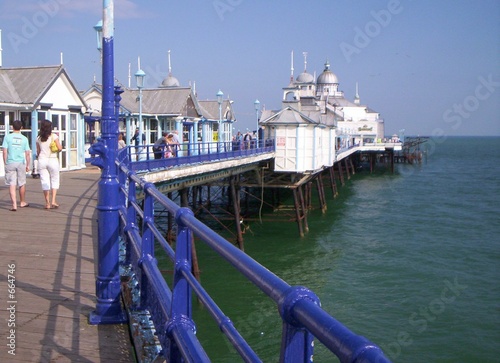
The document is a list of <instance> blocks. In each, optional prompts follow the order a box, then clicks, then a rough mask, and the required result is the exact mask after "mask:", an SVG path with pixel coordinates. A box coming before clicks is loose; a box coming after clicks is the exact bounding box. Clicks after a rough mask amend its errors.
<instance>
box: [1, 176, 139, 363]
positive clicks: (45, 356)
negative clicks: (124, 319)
mask: <svg viewBox="0 0 500 363" xmlns="http://www.w3.org/2000/svg"><path fill="white" fill-rule="evenodd" d="M99 176H100V170H99V169H97V168H95V167H90V168H87V169H84V170H76V171H71V172H64V173H62V174H61V191H60V194H59V195H58V200H59V203H60V207H59V208H58V209H50V210H46V209H44V206H45V203H44V199H43V194H42V190H41V186H40V180H39V179H32V178H28V179H27V189H26V190H27V192H26V196H27V201H28V202H29V204H30V205H29V207H27V208H18V209H17V212H10V211H9V209H10V198H9V188H8V186H5V185H4V183H3V178H2V183H1V185H0V219H1V230H0V266H2V271H1V272H0V286H1V287H2V293H1V295H0V303H1V305H2V306H1V309H0V311H1V312H0V316H1V319H0V320H1V322H2V326H1V328H0V340H1V341H2V345H1V348H0V361H2V362H111V361H112V362H134V359H135V357H134V351H133V348H132V345H131V344H130V338H129V330H128V326H127V325H126V324H118V325H90V324H89V323H88V318H89V314H90V312H91V311H92V310H93V309H94V308H95V271H96V261H97V259H96V246H95V241H96V239H95V235H96V228H97V221H96V218H97V217H96V205H97V191H98V190H97V182H98V180H99ZM9 266H11V267H13V268H11V269H10V268H9ZM9 281H10V282H12V283H13V286H14V287H13V296H12V298H13V299H11V298H10V296H9V297H8V296H7V286H8V282H9ZM11 301H12V302H11ZM11 305H14V307H15V309H14V312H13V316H12V315H11V314H9V312H8V311H7V308H8V307H9V306H11ZM9 315H11V316H9ZM11 318H13V319H12V320H14V321H13V322H12V323H14V324H15V325H12V326H11V327H9V326H8V321H9V319H11ZM10 329H14V332H13V334H12V333H11V331H10ZM9 335H12V336H13V337H14V338H13V342H14V345H13V350H12V348H10V347H8V346H7V342H10V341H12V339H7V338H8V337H9ZM9 351H12V353H15V355H14V354H11V353H9Z"/></svg>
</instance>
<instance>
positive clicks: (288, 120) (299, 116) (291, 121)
mask: <svg viewBox="0 0 500 363" xmlns="http://www.w3.org/2000/svg"><path fill="white" fill-rule="evenodd" d="M259 124H260V125H276V124H281V125H303V124H319V122H318V121H315V120H313V119H311V118H310V117H308V116H306V115H305V114H303V113H301V112H299V111H297V110H296V109H294V108H292V107H290V106H288V107H286V108H284V109H282V110H280V111H278V112H276V111H268V110H266V111H263V112H262V116H261V121H260V122H259Z"/></svg>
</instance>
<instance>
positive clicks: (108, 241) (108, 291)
mask: <svg viewBox="0 0 500 363" xmlns="http://www.w3.org/2000/svg"><path fill="white" fill-rule="evenodd" d="M102 86H103V88H102V89H103V92H102V119H101V130H102V138H101V140H100V141H99V142H98V143H96V144H94V145H93V146H92V147H91V148H90V150H89V152H90V153H91V154H97V155H99V156H100V157H99V158H95V159H93V164H94V165H97V166H98V167H99V168H101V170H102V171H101V178H100V180H99V184H98V187H99V193H98V203H97V218H98V250H97V255H98V260H99V263H98V267H97V278H96V297H97V304H96V309H95V310H94V311H93V312H92V313H91V314H90V316H89V322H90V324H116V323H124V322H126V321H127V315H126V313H125V312H124V311H123V309H122V306H121V301H120V294H121V288H120V274H119V260H118V248H119V243H118V237H119V234H118V232H119V228H118V227H119V220H118V209H119V207H120V203H119V199H118V198H119V183H118V180H117V167H116V164H115V159H116V149H117V146H118V122H117V120H116V119H115V107H114V106H115V99H114V67H113V1H112V0H104V1H103V42H102Z"/></svg>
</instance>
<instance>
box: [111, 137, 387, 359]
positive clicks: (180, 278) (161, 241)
mask: <svg viewBox="0 0 500 363" xmlns="http://www.w3.org/2000/svg"><path fill="white" fill-rule="evenodd" d="M262 147H263V148H264V147H265V145H262ZM255 149H256V150H258V149H259V148H255ZM250 150H251V149H250ZM219 151H220V153H219V155H218V156H219V157H222V155H221V154H222V153H227V152H235V151H239V150H230V151H224V150H223V149H219ZM131 156H132V154H131V152H130V149H124V150H121V151H120V152H118V155H117V161H116V164H117V168H118V179H119V182H120V201H121V203H122V206H121V207H120V210H119V214H120V221H121V224H120V229H121V236H122V238H123V240H124V241H125V245H126V250H127V258H126V264H128V265H130V268H131V270H132V271H133V272H134V274H135V275H136V276H137V281H138V285H139V289H140V296H141V298H140V302H139V303H137V306H134V307H132V308H133V309H140V310H148V311H149V312H150V313H151V319H152V320H153V322H154V325H155V327H156V331H157V335H158V339H159V341H160V344H161V346H162V354H163V355H164V358H165V359H166V360H167V361H169V362H180V361H186V362H209V361H210V359H209V357H208V356H207V355H206V353H205V351H204V350H203V347H202V346H201V344H200V342H199V341H198V339H197V337H196V334H195V331H196V330H195V323H194V321H193V320H192V311H191V297H192V296H191V295H192V293H193V292H194V293H195V294H196V296H197V297H198V298H199V300H200V301H201V302H202V303H203V305H204V306H205V307H206V308H207V310H208V311H209V313H210V315H211V316H212V318H213V319H214V320H215V321H216V322H217V324H218V325H219V327H220V330H221V331H222V333H223V334H225V335H226V337H227V338H228V340H229V342H230V343H231V344H232V346H233V347H234V348H235V349H236V351H237V352H238V353H239V354H240V356H241V357H242V359H243V360H244V361H246V362H259V361H260V358H259V357H258V356H257V354H256V353H255V352H254V351H253V350H252V348H251V347H250V346H249V345H248V343H247V342H246V341H245V340H244V338H243V337H242V336H241V335H240V333H239V332H238V331H237V330H236V328H235V327H234V325H233V323H232V322H231V320H230V319H229V318H228V317H227V316H226V315H225V314H224V313H223V312H222V310H221V309H220V308H219V307H218V306H217V304H216V302H215V301H213V299H212V298H211V297H210V296H209V294H208V293H207V292H206V291H205V290H204V288H203V286H202V285H201V284H200V283H199V282H198V281H197V280H196V278H195V276H194V275H193V273H192V259H191V258H192V256H191V247H192V240H193V238H194V236H196V237H198V238H199V240H200V241H201V242H203V243H205V244H207V245H208V246H209V247H210V248H211V249H213V250H214V251H215V252H216V253H217V254H218V255H219V256H220V257H221V258H223V259H224V260H226V261H227V262H229V263H230V264H231V265H232V266H233V267H234V268H235V269H236V270H237V271H238V272H239V273H241V274H242V275H243V276H245V277H246V278H247V279H248V280H250V281H251V282H252V283H253V284H254V285H256V286H257V287H258V288H259V289H260V290H261V291H263V292H264V293H265V294H266V295H267V296H268V297H269V298H271V299H272V300H273V301H274V302H275V303H276V305H277V307H278V311H279V313H280V315H281V318H282V320H283V323H284V328H283V336H282V343H281V352H280V355H281V357H280V361H281V362H296V361H300V362H305V361H309V360H310V359H312V356H313V345H312V341H313V337H316V338H317V339H318V340H319V341H320V342H321V343H323V344H324V345H325V346H326V347H327V348H328V349H329V350H330V351H331V352H333V353H334V354H335V355H336V356H337V357H338V358H339V359H340V360H341V362H375V361H376V362H389V360H388V359H387V358H386V357H385V356H384V354H383V352H382V351H381V349H380V348H379V347H377V346H376V345H375V344H373V343H371V342H370V341H368V340H367V339H366V338H364V337H362V336H359V335H356V334H355V333H353V332H351V331H350V330H349V329H348V328H347V327H345V326H344V325H342V324H341V323H340V322H338V321H337V320H336V319H334V318H333V317H332V316H330V315H329V314H328V313H327V312H326V311H324V310H323V309H322V308H321V306H320V301H319V298H318V297H317V296H316V295H315V294H314V293H313V292H312V291H311V290H309V289H307V288H305V287H302V286H291V285H289V284H288V283H287V282H285V281H284V280H282V279H281V278H279V277H278V276H276V275H275V274H274V273H272V272H270V271H269V270H268V269H266V268H265V267H264V266H262V265H261V264H260V263H258V262H257V261H255V260H254V259H252V258H251V257H250V256H248V255H247V254H245V253H244V252H243V251H241V250H239V249H238V248H236V247H235V246H234V245H233V244H231V243H229V242H228V241H227V240H226V239H224V238H223V237H221V236H220V235H219V234H217V233H216V232H215V231H213V230H212V229H210V228H209V227H208V226H206V225H205V224H203V223H202V222H201V221H199V220H198V219H196V218H195V216H194V214H193V212H192V211H191V210H190V209H189V208H185V207H180V206H178V205H177V204H176V203H174V202H173V201H172V200H170V199H168V198H167V197H166V196H165V195H163V194H162V193H161V192H160V191H158V190H157V189H156V187H155V186H154V184H152V183H149V182H146V181H145V180H144V179H142V178H140V177H139V176H138V175H137V174H136V172H135V171H134V169H135V167H136V165H134V164H135V162H131V160H130V157H131ZM189 156H190V155H186V156H185V157H189ZM226 156H227V155H226ZM182 158H183V157H180V158H179V159H182ZM139 162H140V161H139ZM138 189H139V191H142V193H143V195H144V200H143V207H141V206H140V205H139V204H138V203H137V200H136V195H137V191H138ZM155 203H156V204H159V205H161V206H163V207H164V208H165V209H166V210H167V211H168V212H169V213H171V214H172V215H174V216H175V222H176V223H177V227H178V229H177V239H176V249H175V251H174V250H173V249H172V248H171V247H170V245H169V244H168V242H167V241H166V240H165V238H164V237H163V236H162V235H161V233H160V232H159V231H158V228H157V224H156V223H157V222H156V220H155V213H154V205H155ZM139 219H140V220H142V225H141V226H139V225H138V220H139ZM140 231H142V234H141V233H140ZM155 243H157V244H158V245H159V246H161V248H162V249H163V251H164V252H165V254H166V256H167V257H168V258H169V259H170V260H171V262H172V263H173V264H174V278H173V286H172V287H170V286H168V284H167V282H166V281H165V279H164V278H163V277H162V275H161V272H160V270H159V268H158V265H157V263H156V259H155Z"/></svg>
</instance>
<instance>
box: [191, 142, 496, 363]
mask: <svg viewBox="0 0 500 363" xmlns="http://www.w3.org/2000/svg"><path fill="white" fill-rule="evenodd" d="M397 169H398V170H397V172H396V173H395V174H394V175H392V174H387V173H375V174H374V175H369V174H366V173H358V174H356V176H355V177H354V178H352V179H351V181H349V182H348V183H347V185H346V186H344V187H340V190H339V192H340V195H339V197H338V198H336V199H333V198H332V196H331V194H329V191H327V196H328V210H327V212H326V213H325V214H322V213H321V211H319V210H314V211H312V212H311V214H310V215H309V227H310V232H309V233H307V234H306V236H305V237H303V238H300V237H299V236H298V229H297V226H296V224H295V223H294V222H279V223H277V222H266V215H264V217H263V223H262V224H261V223H259V222H252V223H251V225H250V227H251V230H252V232H253V234H252V233H247V234H245V251H246V252H247V253H248V254H249V255H251V256H252V257H254V258H255V259H256V260H257V261H259V262H260V263H261V264H262V265H264V266H266V267H267V268H269V269H270V270H271V271H273V272H274V273H276V274H277V275H278V276H280V277H281V278H283V279H284V280H286V281H287V282H288V283H289V284H291V285H303V286H306V287H308V288H310V289H312V290H313V291H314V292H315V293H316V294H317V295H318V296H319V298H320V299H321V302H322V306H323V307H324V309H325V310H327V311H328V312H329V313H330V314H332V315H333V316H334V317H335V318H336V319H338V320H340V321H341V322H342V323H344V324H345V325H346V326H348V327H349V328H350V329H351V330H353V331H354V332H356V333H358V334H360V335H363V336H365V337H367V338H368V339H370V340H372V341H373V342H375V343H376V344H378V345H380V346H382V348H383V349H384V351H385V352H386V354H387V356H388V357H389V358H390V359H391V360H393V361H395V362H499V361H500V348H499V342H500V328H499V326H500V317H499V316H500V314H499V312H500V309H499V307H500V285H499V284H498V277H499V274H498V266H499V264H500V248H499V241H500V238H499V237H498V236H500V218H499V217H500V197H499V191H500V138H449V139H446V140H431V141H430V142H429V144H428V146H427V162H426V163H424V164H423V165H414V166H408V165H397ZM267 217H269V215H267ZM268 219H269V218H268ZM197 250H198V258H199V264H200V269H201V270H202V275H201V276H202V277H201V278H202V283H203V284H204V285H205V287H206V288H207V290H208V291H209V293H210V294H211V295H212V296H213V297H214V299H215V300H216V302H217V303H218V304H219V306H220V307H221V308H222V309H223V311H224V312H225V313H226V314H227V315H228V316H229V317H230V318H231V320H232V321H233V322H234V324H235V325H236V327H237V328H239V329H240V331H241V333H242V334H243V336H244V337H245V338H246V339H248V341H249V342H250V344H251V345H252V347H253V348H254V349H255V351H256V352H257V353H258V354H259V356H260V357H261V358H262V359H263V360H264V361H265V362H277V361H278V359H279V346H280V338H281V322H280V319H279V317H278V313H277V309H276V307H275V306H274V304H273V303H271V302H270V301H269V300H268V299H267V298H266V297H264V296H263V294H262V293H260V292H259V291H258V290H257V289H256V288H255V287H254V286H253V285H251V284H249V283H248V282H246V281H245V280H244V279H243V278H241V277H240V276H239V275H238V274H237V273H236V272H235V271H234V269H233V268H232V267H230V266H229V265H228V264H227V263H225V262H223V261H222V260H220V259H219V258H218V257H216V256H215V255H214V254H213V253H212V252H211V251H210V250H208V249H207V248H206V247H204V246H203V245H202V244H201V243H198V244H197ZM194 315H195V319H196V321H197V328H198V336H199V338H200V340H201V341H202V343H203V345H204V347H205V348H206V350H207V352H208V354H209V356H210V357H211V359H212V361H214V362H237V361H240V359H239V358H238V357H237V356H236V355H235V354H234V353H233V352H231V350H230V349H229V348H228V344H227V343H226V342H225V340H224V339H223V338H222V335H221V334H220V333H219V331H218V328H217V327H216V326H215V324H214V323H212V322H211V321H210V319H209V318H208V314H207V312H206V311H205V309H203V307H201V306H200V305H197V304H194ZM315 361H317V362H335V361H336V359H335V358H333V357H332V355H331V354H330V353H329V352H328V351H326V350H325V348H324V347H322V346H321V345H320V344H316V349H315Z"/></svg>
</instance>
